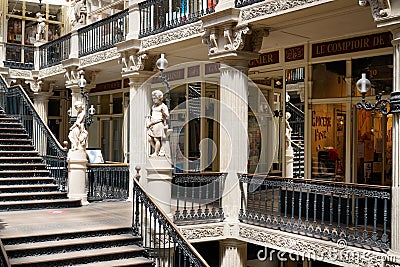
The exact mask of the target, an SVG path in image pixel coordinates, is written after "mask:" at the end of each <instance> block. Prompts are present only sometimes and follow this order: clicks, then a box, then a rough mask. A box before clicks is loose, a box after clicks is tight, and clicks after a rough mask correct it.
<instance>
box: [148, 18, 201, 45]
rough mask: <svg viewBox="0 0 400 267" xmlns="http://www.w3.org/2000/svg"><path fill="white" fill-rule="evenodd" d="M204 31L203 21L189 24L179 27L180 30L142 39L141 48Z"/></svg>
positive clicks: (178, 39)
mask: <svg viewBox="0 0 400 267" xmlns="http://www.w3.org/2000/svg"><path fill="white" fill-rule="evenodd" d="M202 32H203V29H202V24H201V22H197V23H192V24H190V25H188V26H182V27H179V30H170V31H166V32H163V33H160V34H156V35H152V36H149V37H145V38H143V39H141V40H142V42H141V49H142V50H144V49H148V48H150V47H155V46H159V45H162V44H165V43H169V42H174V41H175V42H178V41H181V40H182V39H184V38H188V37H192V36H193V37H195V36H197V35H198V34H200V33H202Z"/></svg>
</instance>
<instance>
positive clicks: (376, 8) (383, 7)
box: [358, 0, 389, 20]
mask: <svg viewBox="0 0 400 267" xmlns="http://www.w3.org/2000/svg"><path fill="white" fill-rule="evenodd" d="M386 1H387V0H359V1H358V4H359V5H360V6H368V5H370V6H371V13H372V16H373V17H374V19H375V20H377V19H380V18H383V17H387V16H388V15H389V14H388V13H389V9H388V4H387V2H386Z"/></svg>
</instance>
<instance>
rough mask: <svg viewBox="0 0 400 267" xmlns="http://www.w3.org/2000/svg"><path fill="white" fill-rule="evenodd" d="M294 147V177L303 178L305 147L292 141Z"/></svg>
mask: <svg viewBox="0 0 400 267" xmlns="http://www.w3.org/2000/svg"><path fill="white" fill-rule="evenodd" d="M290 143H291V145H292V148H293V152H294V153H293V154H294V155H293V177H294V178H303V173H302V172H303V171H304V158H302V153H304V149H303V147H302V146H300V145H298V144H296V143H295V142H293V141H290Z"/></svg>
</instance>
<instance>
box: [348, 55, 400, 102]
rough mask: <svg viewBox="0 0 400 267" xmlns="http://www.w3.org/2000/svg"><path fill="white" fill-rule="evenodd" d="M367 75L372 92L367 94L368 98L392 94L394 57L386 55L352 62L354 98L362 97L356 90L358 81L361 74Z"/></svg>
mask: <svg viewBox="0 0 400 267" xmlns="http://www.w3.org/2000/svg"><path fill="white" fill-rule="evenodd" d="M362 73H366V74H367V79H369V80H370V82H371V90H369V91H368V92H367V96H370V95H377V94H379V93H382V94H390V93H391V92H392V88H393V56H392V55H385V56H378V57H368V58H360V59H354V60H352V77H353V80H352V87H351V89H352V90H351V94H352V96H361V93H360V92H359V91H358V90H357V88H356V83H357V81H358V79H360V78H361V74H362Z"/></svg>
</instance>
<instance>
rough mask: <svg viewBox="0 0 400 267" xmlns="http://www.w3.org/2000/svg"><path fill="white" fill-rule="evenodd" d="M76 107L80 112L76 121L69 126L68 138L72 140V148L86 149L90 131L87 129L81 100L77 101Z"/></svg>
mask: <svg viewBox="0 0 400 267" xmlns="http://www.w3.org/2000/svg"><path fill="white" fill-rule="evenodd" d="M74 107H75V109H76V111H77V112H78V114H77V116H76V121H75V122H74V124H73V125H72V126H71V128H69V130H70V132H69V134H68V138H69V140H70V142H71V150H85V149H86V142H87V137H88V132H87V131H86V129H85V119H86V115H85V111H84V109H83V104H82V102H81V101H76V102H75V105H74Z"/></svg>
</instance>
